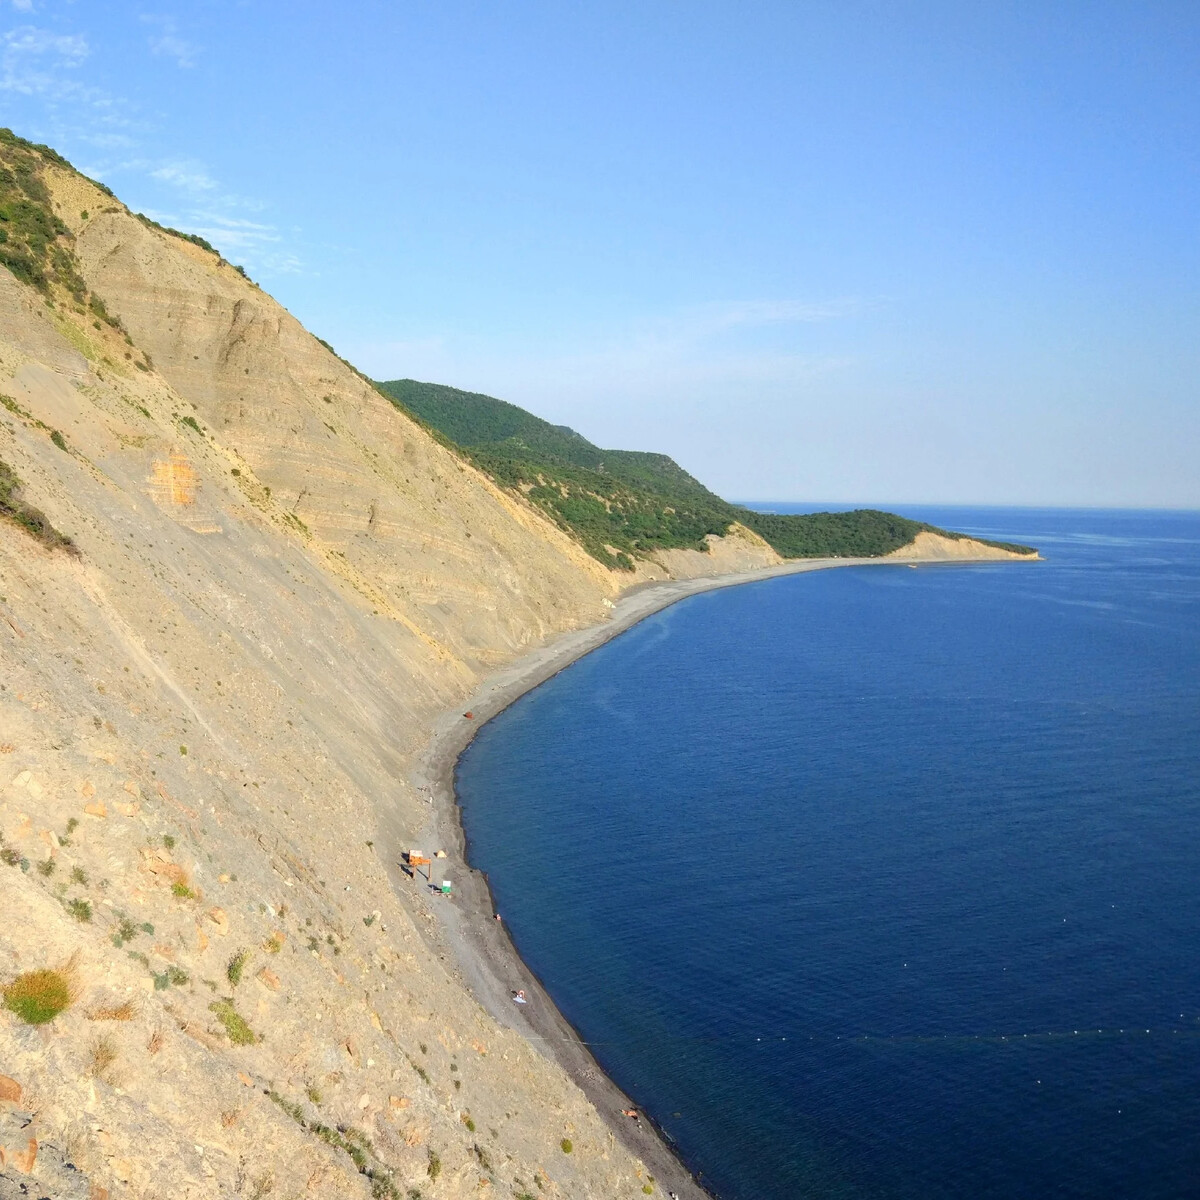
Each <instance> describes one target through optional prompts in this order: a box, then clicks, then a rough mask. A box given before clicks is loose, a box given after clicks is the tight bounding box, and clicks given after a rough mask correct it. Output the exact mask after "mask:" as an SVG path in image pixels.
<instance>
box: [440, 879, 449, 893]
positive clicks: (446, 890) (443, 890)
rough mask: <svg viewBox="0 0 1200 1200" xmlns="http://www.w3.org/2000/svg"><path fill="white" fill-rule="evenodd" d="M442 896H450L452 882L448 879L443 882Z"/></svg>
mask: <svg viewBox="0 0 1200 1200" xmlns="http://www.w3.org/2000/svg"><path fill="white" fill-rule="evenodd" d="M442 895H443V896H448V895H450V880H448V879H443V880H442Z"/></svg>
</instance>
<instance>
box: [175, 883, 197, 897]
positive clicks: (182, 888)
mask: <svg viewBox="0 0 1200 1200" xmlns="http://www.w3.org/2000/svg"><path fill="white" fill-rule="evenodd" d="M171 895H172V896H174V897H175V898H176V899H178V900H195V898H196V893H195V892H193V891H192V889H191V888H190V887H188V885H187V884H186V883H173V884H171Z"/></svg>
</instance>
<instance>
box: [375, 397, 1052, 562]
mask: <svg viewBox="0 0 1200 1200" xmlns="http://www.w3.org/2000/svg"><path fill="white" fill-rule="evenodd" d="M376 386H377V387H379V389H380V390H381V391H382V392H383V393H384V394H385V395H386V396H388V397H389V398H390V399H391V400H392V401H393V403H395V404H397V405H398V406H399V407H400V408H402V409H404V410H405V411H406V412H408V413H409V414H411V415H413V416H415V417H416V418H417V419H418V420H419V421H421V423H422V424H424V425H427V426H428V427H430V428H431V429H433V430H434V431H435V432H437V433H438V434H440V435H441V436H442V437H444V438H445V439H447V440H448V441H449V442H451V443H452V444H453V445H455V446H456V447H458V449H459V450H460V451H462V452H463V453H464V454H465V455H466V456H467V457H468V458H469V459H470V460H471V461H472V462H473V463H475V465H476V466H477V467H479V468H480V469H481V470H482V471H485V472H486V473H487V474H488V475H490V476H491V477H492V478H493V479H494V480H495V481H496V482H497V483H499V484H500V485H501V486H503V487H508V488H512V489H514V490H516V491H520V492H521V493H522V494H524V495H525V496H526V497H527V498H528V499H529V500H530V501H531V502H532V503H534V504H537V505H538V506H539V507H540V508H541V509H542V510H543V511H544V512H546V513H547V515H548V516H550V518H551V519H552V520H554V521H555V522H556V523H557V524H558V525H559V526H560V527H561V528H563V529H565V530H566V531H567V532H568V533H570V534H571V535H572V536H573V537H575V538H576V539H577V540H578V541H579V543H580V544H581V545H582V546H583V547H584V548H585V549H586V550H587V551H588V552H589V553H590V554H592V555H594V556H595V557H596V558H598V559H599V560H600V561H601V562H602V563H604V564H606V565H607V566H610V567H618V568H623V569H626V570H628V569H631V568H632V566H633V558H635V557H652V556H653V554H654V552H655V551H657V550H670V549H676V548H678V549H691V550H704V549H705V541H704V539H705V537H706V536H707V535H709V534H717V535H722V534H725V533H728V531H729V528H730V526H731V525H733V524H734V523H735V522H738V523H740V524H742V525H744V526H746V527H747V528H748V529H751V530H753V531H754V532H755V533H757V534H758V535H759V536H760V537H762V538H763V539H764V540H765V541H766V542H768V543H769V544H770V545H771V546H772V547H773V548H774V549H775V551H776V553H778V554H780V555H782V556H783V557H784V558H827V557H842V558H874V557H878V556H880V555H883V554H890V553H891V552H892V551H893V550H899V549H900V547H901V546H906V545H908V543H909V542H911V541H912V540H913V539H914V538H915V537H916V536H917V534H918V533H921V532H922V531H924V530H928V531H930V532H932V533H939V534H942V535H943V536H946V537H952V538H957V537H960V536H962V535H960V534H955V533H949V532H947V531H946V530H942V529H938V528H937V527H936V526H933V525H927V524H925V523H923V522H921V521H910V520H908V519H907V518H906V517H899V516H896V515H895V514H894V513H885V512H879V511H877V510H875V509H857V510H856V511H854V512H845V513H812V514H808V515H792V514H786V515H784V514H779V513H759V512H754V511H753V510H752V509H748V508H743V507H741V506H740V505H737V504H730V503H729V502H728V501H727V500H722V499H721V497H720V496H718V495H716V494H715V493H714V492H710V491H709V490H708V488H706V487H705V486H704V485H703V484H702V483H701V482H700V481H699V480H698V479H695V478H694V477H693V476H691V475H689V474H688V473H687V472H686V471H685V470H684V469H683V468H682V467H681V466H679V464H678V463H676V462H675V461H674V460H673V459H671V458H669V457H668V456H667V455H665V454H649V453H644V452H642V451H636V450H601V449H600V448H599V447H598V446H595V445H593V444H592V443H591V442H589V441H588V440H587V439H586V438H585V437H583V436H582V435H580V434H578V433H576V432H575V430H573V429H570V428H568V427H567V426H565V425H552V424H551V423H550V422H549V421H543V420H542V419H541V418H540V417H535V416H534V415H533V414H532V413H530V412H526V411H525V410H524V409H523V408H518V407H517V406H516V405H515V404H509V403H508V402H507V401H505V400H497V399H495V398H493V397H491V396H485V395H482V394H481V393H479V392H463V391H459V390H458V389H457V388H452V387H447V386H445V385H443V384H437V383H419V382H417V381H416V380H413V379H394V380H391V381H390V382H387V383H380V384H377V385H376ZM988 544H989V545H997V546H1001V547H1002V548H1003V549H1006V550H1015V551H1017V552H1018V553H1033V551H1032V550H1030V549H1029V547H1026V546H1015V545H1009V544H1005V543H997V542H992V543H988Z"/></svg>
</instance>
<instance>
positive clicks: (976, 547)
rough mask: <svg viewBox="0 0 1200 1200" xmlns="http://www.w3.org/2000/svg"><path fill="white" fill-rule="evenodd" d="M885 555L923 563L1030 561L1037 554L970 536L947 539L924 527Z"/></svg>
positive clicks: (1037, 556)
mask: <svg viewBox="0 0 1200 1200" xmlns="http://www.w3.org/2000/svg"><path fill="white" fill-rule="evenodd" d="M887 557H888V558H909V559H921V560H922V561H924V562H938V561H939V560H940V561H947V562H949V561H954V562H969V561H983V560H986V559H990V560H992V561H996V560H1002V559H1012V560H1015V561H1018V562H1030V561H1032V560H1033V559H1037V558H1040V557H1041V556H1040V555H1038V554H1036V553H1034V554H1017V553H1016V552H1015V551H1012V550H1002V549H1001V548H1000V547H999V546H989V545H987V543H986V542H977V541H975V539H974V538H968V537H962V538H948V537H943V536H942V535H941V534H939V533H930V532H929V531H928V530H924V531H922V532H921V533H918V534H917V536H916V537H915V538H913V540H912V541H911V542H909V544H908V545H907V546H901V547H900V549H899V550H893V551H892V552H891V554H889V555H888V556H887Z"/></svg>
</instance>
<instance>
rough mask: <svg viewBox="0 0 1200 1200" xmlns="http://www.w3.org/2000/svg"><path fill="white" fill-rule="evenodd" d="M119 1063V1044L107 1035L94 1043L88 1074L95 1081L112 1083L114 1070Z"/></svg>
mask: <svg viewBox="0 0 1200 1200" xmlns="http://www.w3.org/2000/svg"><path fill="white" fill-rule="evenodd" d="M116 1061H117V1044H116V1042H114V1041H113V1040H112V1038H110V1037H109V1036H108V1035H107V1034H106V1035H105V1036H104V1037H98V1038H97V1039H96V1040H95V1041H94V1042H93V1043H92V1050H91V1058H90V1060H89V1061H88V1069H87V1073H88V1074H89V1075H90V1076H91V1077H92V1078H93V1079H99V1080H102V1081H103V1082H104V1083H112V1081H113V1080H112V1069H113V1067H114V1066H115V1065H116Z"/></svg>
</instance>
